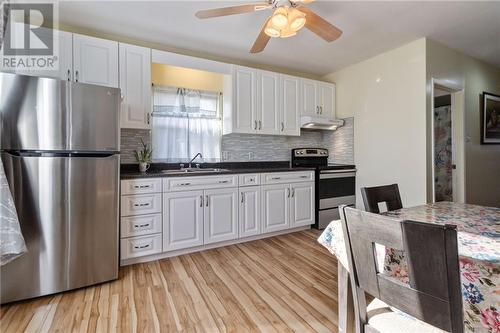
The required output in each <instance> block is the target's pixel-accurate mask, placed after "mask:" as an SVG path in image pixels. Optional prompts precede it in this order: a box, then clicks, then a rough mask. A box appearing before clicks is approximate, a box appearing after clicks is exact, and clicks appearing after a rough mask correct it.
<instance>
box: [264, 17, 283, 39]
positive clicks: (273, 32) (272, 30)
mask: <svg viewBox="0 0 500 333" xmlns="http://www.w3.org/2000/svg"><path fill="white" fill-rule="evenodd" d="M264 33H265V34H266V35H268V36H269V37H279V36H280V30H279V29H277V28H276V27H275V26H274V25H273V22H272V20H269V22H267V24H266V28H265V29H264Z"/></svg>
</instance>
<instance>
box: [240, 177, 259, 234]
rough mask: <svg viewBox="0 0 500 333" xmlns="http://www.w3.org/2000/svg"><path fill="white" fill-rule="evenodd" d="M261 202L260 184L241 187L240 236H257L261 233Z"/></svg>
mask: <svg viewBox="0 0 500 333" xmlns="http://www.w3.org/2000/svg"><path fill="white" fill-rule="evenodd" d="M260 204H261V203H260V186H249V187H242V188H240V208H239V231H240V237H249V236H255V235H259V234H260V233H261V225H260V224H261V223H260V221H261V212H260Z"/></svg>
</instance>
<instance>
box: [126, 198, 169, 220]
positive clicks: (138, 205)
mask: <svg viewBox="0 0 500 333" xmlns="http://www.w3.org/2000/svg"><path fill="white" fill-rule="evenodd" d="M155 213H161V193H157V194H141V195H124V196H122V197H121V216H130V215H145V214H155Z"/></svg>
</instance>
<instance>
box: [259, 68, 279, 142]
mask: <svg viewBox="0 0 500 333" xmlns="http://www.w3.org/2000/svg"><path fill="white" fill-rule="evenodd" d="M279 87H280V80H279V74H277V73H272V72H266V71H258V73H257V133H261V134H279V133H280V130H281V129H280V91H279V90H280V89H279Z"/></svg>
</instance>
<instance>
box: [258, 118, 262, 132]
mask: <svg viewBox="0 0 500 333" xmlns="http://www.w3.org/2000/svg"><path fill="white" fill-rule="evenodd" d="M261 129H262V121H261V120H259V131H260V130H261Z"/></svg>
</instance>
